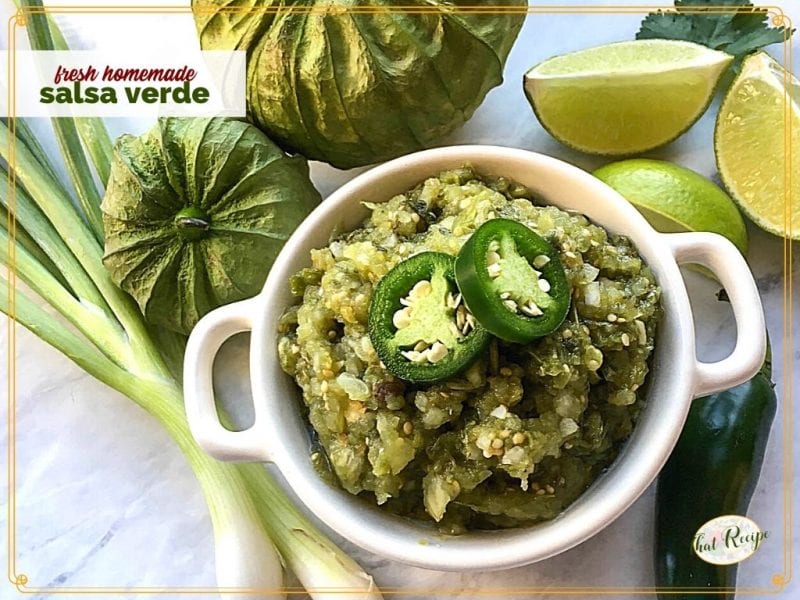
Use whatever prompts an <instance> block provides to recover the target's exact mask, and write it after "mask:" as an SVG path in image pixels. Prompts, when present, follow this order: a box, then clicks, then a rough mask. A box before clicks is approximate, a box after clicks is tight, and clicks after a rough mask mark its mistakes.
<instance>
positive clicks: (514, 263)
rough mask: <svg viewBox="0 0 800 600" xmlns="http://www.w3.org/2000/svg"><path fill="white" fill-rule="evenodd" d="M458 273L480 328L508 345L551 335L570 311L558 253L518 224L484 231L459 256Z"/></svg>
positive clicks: (491, 224)
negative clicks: (481, 326) (482, 327)
mask: <svg viewBox="0 0 800 600" xmlns="http://www.w3.org/2000/svg"><path fill="white" fill-rule="evenodd" d="M455 273H456V281H457V283H458V287H459V289H460V290H461V293H462V294H463V296H464V300H465V301H466V303H467V306H468V307H469V309H470V310H471V311H472V313H473V314H474V315H475V317H476V318H477V319H478V321H479V322H480V323H481V325H483V326H484V327H485V328H486V329H488V330H489V331H490V332H491V333H493V334H494V335H496V336H497V337H499V338H501V339H503V340H506V341H508V342H517V343H526V342H530V341H531V340H534V339H536V338H538V337H542V336H544V335H547V334H548V333H551V332H552V331H554V330H555V329H557V328H558V326H559V325H561V323H562V322H563V321H564V317H566V315H567V311H568V310H569V303H570V295H571V294H570V289H569V283H568V282H567V278H566V275H565V274H564V267H563V266H562V265H561V261H560V260H559V258H558V253H557V252H556V250H555V248H553V247H552V246H551V245H550V244H549V243H548V242H547V241H546V240H544V239H543V238H542V237H541V236H539V235H538V234H536V233H534V232H533V231H531V230H530V229H528V228H527V227H526V226H525V225H522V224H521V223H518V222H516V221H511V220H509V219H492V220H491V221H487V222H486V223H484V224H483V225H481V226H480V227H479V228H478V229H477V230H476V231H475V233H474V234H473V235H472V237H470V238H469V239H468V240H467V242H466V243H465V244H464V246H463V248H462V249H461V252H459V254H458V257H457V258H456V263H455Z"/></svg>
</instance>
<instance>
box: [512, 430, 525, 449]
mask: <svg viewBox="0 0 800 600" xmlns="http://www.w3.org/2000/svg"><path fill="white" fill-rule="evenodd" d="M511 441H512V442H514V443H515V444H516V445H517V446H519V445H520V444H521V443H522V442H524V441H525V434H524V433H521V432H519V431H518V432H517V433H515V434H514V437H512V438H511Z"/></svg>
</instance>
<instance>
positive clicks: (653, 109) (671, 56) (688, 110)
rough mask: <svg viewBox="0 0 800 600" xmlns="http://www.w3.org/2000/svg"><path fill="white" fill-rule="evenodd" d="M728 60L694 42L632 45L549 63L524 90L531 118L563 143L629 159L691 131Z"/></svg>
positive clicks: (533, 72) (528, 76) (540, 67)
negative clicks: (628, 156)
mask: <svg viewBox="0 0 800 600" xmlns="http://www.w3.org/2000/svg"><path fill="white" fill-rule="evenodd" d="M732 60H733V57H732V56H730V55H729V54H725V53H724V52H718V51H716V50H711V49H710V48H707V47H705V46H701V45H699V44H693V43H691V42H681V41H675V40H636V41H633V42H620V43H616V44H607V45H605V46H599V47H597V48H589V49H587V50H580V51H578V52H572V53H570V54H564V55H561V56H556V57H554V58H550V59H548V60H546V61H544V62H542V63H539V64H538V65H536V66H535V67H533V68H532V69H531V70H530V71H528V72H527V73H526V74H525V77H524V80H523V85H524V88H525V94H526V95H527V96H528V101H529V102H530V103H531V106H532V107H533V111H534V113H535V114H536V117H537V118H538V119H539V121H540V122H541V124H542V126H543V127H544V128H545V129H546V130H547V131H548V132H549V133H550V134H551V135H552V136H553V137H555V138H556V139H558V140H559V141H560V142H561V143H563V144H565V145H567V146H570V147H572V148H575V149H577V150H581V151H583V152H588V153H591V154H605V155H626V154H634V153H637V152H644V151H645V150H650V149H652V148H656V147H658V146H661V145H663V144H666V143H667V142H671V141H672V140H674V139H675V138H677V137H678V136H679V135H681V134H682V133H683V132H685V131H686V130H687V129H689V127H691V126H692V124H693V123H694V122H695V121H697V119H699V118H700V116H701V115H702V114H703V113H704V112H705V111H706V108H708V105H709V103H710V102H711V99H712V98H713V96H714V88H715V87H716V85H717V81H718V80H719V78H720V76H721V75H722V73H724V71H725V70H726V69H727V68H728V66H729V65H730V63H731V61H732Z"/></svg>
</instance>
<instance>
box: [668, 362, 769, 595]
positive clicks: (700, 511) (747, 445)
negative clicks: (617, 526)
mask: <svg viewBox="0 0 800 600" xmlns="http://www.w3.org/2000/svg"><path fill="white" fill-rule="evenodd" d="M771 378H772V365H771V360H770V356H769V352H768V353H767V358H766V360H765V361H764V365H763V366H762V368H761V371H759V372H758V373H757V374H756V376H755V377H753V378H752V379H751V380H749V381H747V382H745V383H743V384H741V385H738V386H736V387H734V388H731V389H729V390H726V391H724V392H718V393H716V394H713V395H711V396H707V397H705V398H698V399H697V400H695V401H694V402H693V403H692V408H691V410H690V411H689V417H688V419H687V421H686V425H685V426H684V428H683V433H682V434H681V437H680V439H679V440H678V444H677V445H676V446H675V449H674V450H673V452H672V455H671V456H670V458H669V460H668V461H667V464H666V466H665V467H664V469H663V471H662V472H661V475H660V476H659V478H658V484H657V488H656V540H655V542H656V543H655V556H654V558H655V572H656V586H657V587H658V588H663V589H664V591H665V592H668V591H669V589H670V588H698V589H703V590H707V591H706V593H705V594H700V593H690V592H687V593H683V594H681V593H679V594H675V593H674V592H673V593H664V594H659V595H658V597H659V598H661V599H662V600H679V599H682V600H690V599H691V600H695V599H697V600H705V599H708V598H724V599H725V600H732V599H733V597H734V592H733V590H734V589H735V586H736V565H713V564H710V563H707V562H705V561H703V560H702V559H700V558H699V557H698V556H697V555H696V554H695V552H694V550H693V540H694V536H695V533H696V532H697V530H698V529H699V528H700V526H701V525H703V524H704V523H706V522H707V521H709V520H711V519H713V518H714V517H719V516H722V515H727V514H744V513H745V511H746V510H747V506H748V504H749V503H750V498H751V497H752V495H753V490H754V488H755V485H756V482H757V481H758V474H759V471H760V470H761V464H762V462H763V460H764V451H765V448H766V445H767V439H768V437H769V430H770V426H771V425H772V420H773V418H774V416H775V411H776V409H777V398H776V396H775V391H774V389H773V387H774V386H773V383H772V380H771ZM714 589H719V590H720V591H719V594H712V595H709V592H711V591H712V590H714Z"/></svg>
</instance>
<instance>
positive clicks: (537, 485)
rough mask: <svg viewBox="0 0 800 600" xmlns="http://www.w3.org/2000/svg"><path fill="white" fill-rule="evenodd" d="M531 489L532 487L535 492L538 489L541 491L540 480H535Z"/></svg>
mask: <svg viewBox="0 0 800 600" xmlns="http://www.w3.org/2000/svg"><path fill="white" fill-rule="evenodd" d="M531 489H532V490H533V491H534V492H538V491H539V482H538V481H534V482H533V483H532V484H531Z"/></svg>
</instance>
